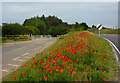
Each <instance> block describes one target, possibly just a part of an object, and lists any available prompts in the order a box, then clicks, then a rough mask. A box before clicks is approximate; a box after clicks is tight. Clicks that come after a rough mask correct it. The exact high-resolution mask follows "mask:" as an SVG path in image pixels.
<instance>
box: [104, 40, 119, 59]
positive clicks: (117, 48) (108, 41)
mask: <svg viewBox="0 0 120 83" xmlns="http://www.w3.org/2000/svg"><path fill="white" fill-rule="evenodd" d="M104 39H106V38H104ZM106 40H107V41H108V42H109V43H110V44H112V45H113V47H114V48H115V49H116V50H117V52H118V53H119V54H120V51H119V50H118V48H117V47H116V46H115V45H114V44H113V43H112V42H111V41H110V40H108V39H106ZM116 59H117V61H118V56H117V55H116Z"/></svg>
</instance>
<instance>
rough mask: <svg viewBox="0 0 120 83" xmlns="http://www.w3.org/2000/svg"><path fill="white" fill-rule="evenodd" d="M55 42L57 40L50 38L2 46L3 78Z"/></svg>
mask: <svg viewBox="0 0 120 83" xmlns="http://www.w3.org/2000/svg"><path fill="white" fill-rule="evenodd" d="M55 42H56V39H55V38H52V39H49V38H48V39H39V40H32V41H27V42H20V43H13V44H10V45H5V46H2V70H1V71H2V72H3V76H5V75H7V74H9V73H10V72H11V71H13V70H15V69H16V68H18V67H19V66H21V65H22V64H23V62H25V61H27V60H28V59H29V58H31V57H33V55H35V54H36V53H37V52H40V51H42V50H44V49H45V48H47V47H49V46H50V45H52V44H53V43H55ZM3 76H2V77H3Z"/></svg>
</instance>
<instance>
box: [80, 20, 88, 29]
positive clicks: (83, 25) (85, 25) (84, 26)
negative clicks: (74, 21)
mask: <svg viewBox="0 0 120 83" xmlns="http://www.w3.org/2000/svg"><path fill="white" fill-rule="evenodd" d="M80 25H81V26H82V27H83V30H87V29H88V28H89V27H88V25H87V24H86V23H84V22H82V23H80Z"/></svg>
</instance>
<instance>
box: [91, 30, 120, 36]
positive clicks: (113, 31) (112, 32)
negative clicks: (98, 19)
mask: <svg viewBox="0 0 120 83" xmlns="http://www.w3.org/2000/svg"><path fill="white" fill-rule="evenodd" d="M92 32H93V33H94V34H99V32H98V30H97V29H95V30H93V31H92ZM100 33H101V34H112V35H120V29H102V30H101V31H100Z"/></svg>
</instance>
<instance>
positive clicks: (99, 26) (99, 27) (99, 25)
mask: <svg viewBox="0 0 120 83" xmlns="http://www.w3.org/2000/svg"><path fill="white" fill-rule="evenodd" d="M97 29H98V30H99V37H100V30H101V29H102V24H98V25H97Z"/></svg>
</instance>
